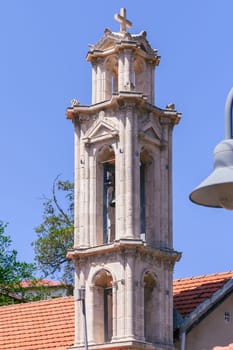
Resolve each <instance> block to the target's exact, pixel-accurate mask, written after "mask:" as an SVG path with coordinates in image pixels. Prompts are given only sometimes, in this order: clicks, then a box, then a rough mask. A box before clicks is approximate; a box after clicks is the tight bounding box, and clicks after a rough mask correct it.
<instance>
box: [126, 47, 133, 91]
mask: <svg viewBox="0 0 233 350" xmlns="http://www.w3.org/2000/svg"><path fill="white" fill-rule="evenodd" d="M133 74H134V71H133V64H132V50H129V49H125V50H124V90H127V91H133V90H134V83H135V82H134V76H133Z"/></svg>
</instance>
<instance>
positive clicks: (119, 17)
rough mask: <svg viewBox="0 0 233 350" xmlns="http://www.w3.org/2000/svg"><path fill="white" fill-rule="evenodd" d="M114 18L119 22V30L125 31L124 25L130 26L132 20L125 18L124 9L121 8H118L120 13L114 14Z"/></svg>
mask: <svg viewBox="0 0 233 350" xmlns="http://www.w3.org/2000/svg"><path fill="white" fill-rule="evenodd" d="M114 18H115V20H116V21H117V22H119V23H120V32H121V33H125V32H126V27H128V28H131V27H132V22H130V21H128V20H127V18H126V9H125V8H121V9H120V14H119V15H118V14H115V16H114Z"/></svg>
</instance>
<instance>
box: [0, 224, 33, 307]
mask: <svg viewBox="0 0 233 350" xmlns="http://www.w3.org/2000/svg"><path fill="white" fill-rule="evenodd" d="M6 226H7V225H6V224H4V223H3V222H2V221H0V305H7V304H12V303H18V302H23V301H27V298H26V296H24V289H23V288H22V286H21V285H20V282H22V281H23V280H24V281H26V280H32V279H33V272H34V271H35V266H34V264H28V263H26V262H20V261H18V258H17V251H16V250H14V249H11V243H12V240H11V238H10V236H7V235H5V229H6Z"/></svg>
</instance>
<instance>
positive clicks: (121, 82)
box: [118, 51, 124, 91]
mask: <svg viewBox="0 0 233 350" xmlns="http://www.w3.org/2000/svg"><path fill="white" fill-rule="evenodd" d="M123 90H124V54H123V51H120V52H119V55H118V91H123Z"/></svg>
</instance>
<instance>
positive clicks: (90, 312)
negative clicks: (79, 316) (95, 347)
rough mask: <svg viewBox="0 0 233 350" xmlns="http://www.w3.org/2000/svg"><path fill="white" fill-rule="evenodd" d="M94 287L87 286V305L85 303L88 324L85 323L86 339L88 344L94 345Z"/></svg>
mask: <svg viewBox="0 0 233 350" xmlns="http://www.w3.org/2000/svg"><path fill="white" fill-rule="evenodd" d="M95 288H96V287H95V286H94V285H91V286H89V290H88V293H87V303H86V312H87V317H88V323H87V329H88V333H87V337H88V344H94V343H95V335H94V327H95V320H94V290H95Z"/></svg>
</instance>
